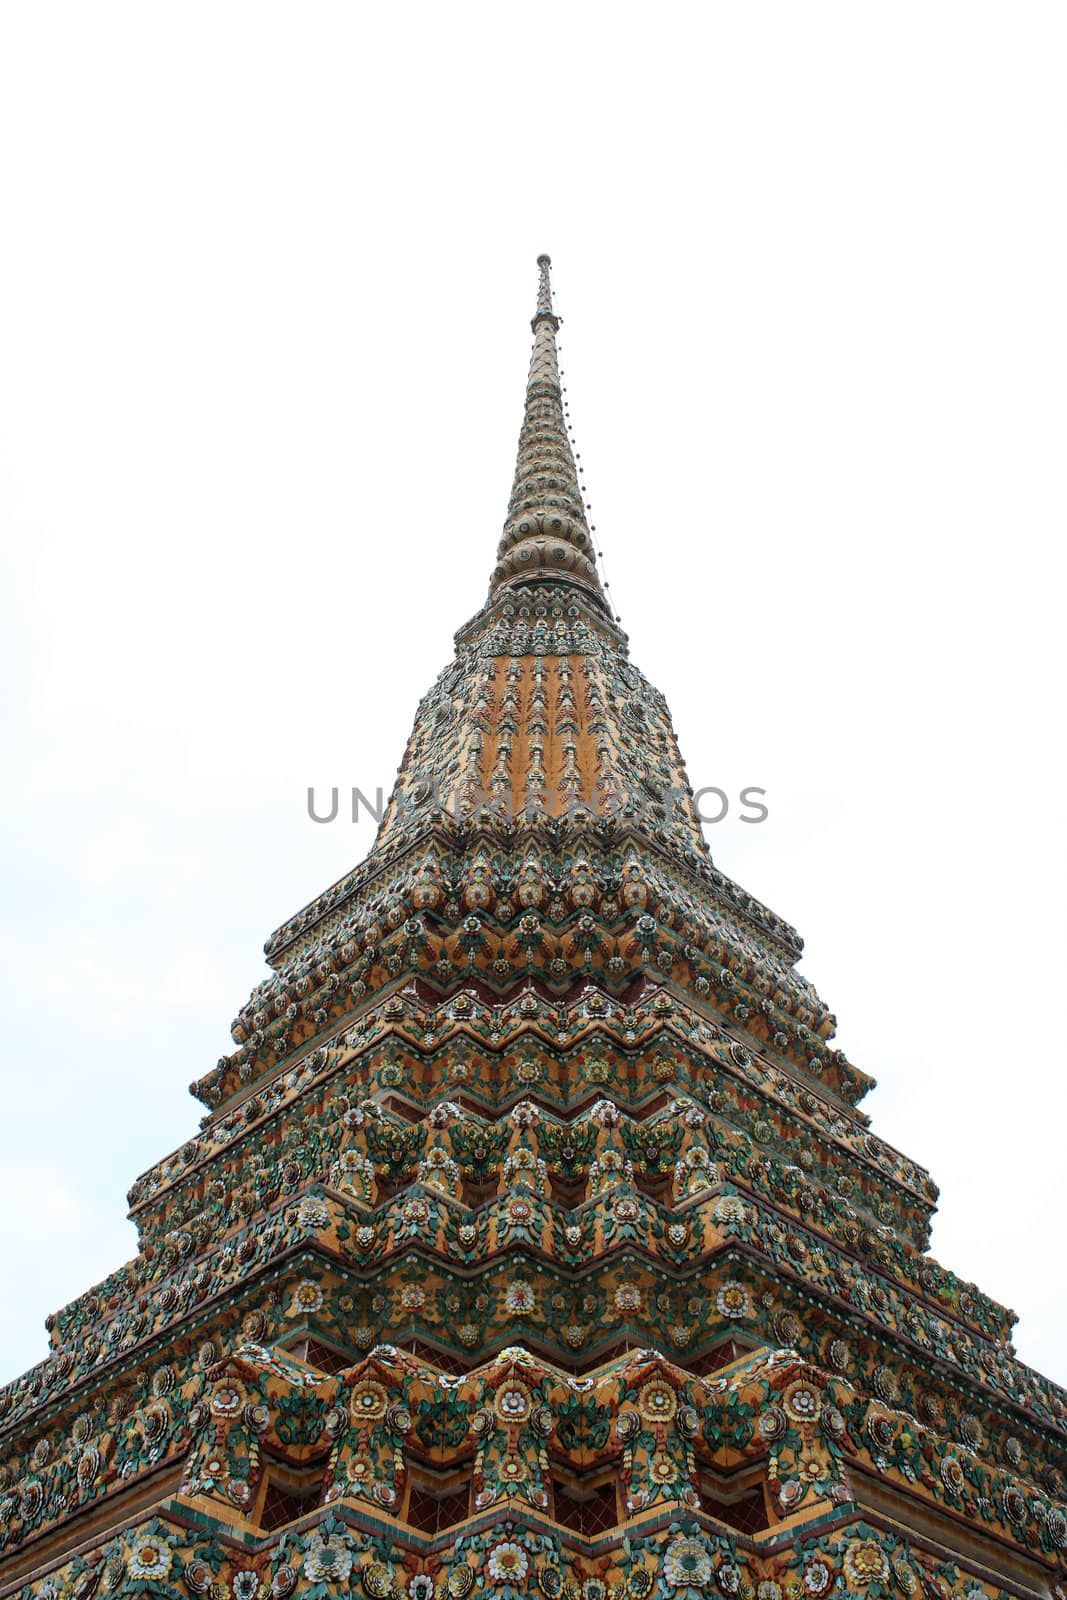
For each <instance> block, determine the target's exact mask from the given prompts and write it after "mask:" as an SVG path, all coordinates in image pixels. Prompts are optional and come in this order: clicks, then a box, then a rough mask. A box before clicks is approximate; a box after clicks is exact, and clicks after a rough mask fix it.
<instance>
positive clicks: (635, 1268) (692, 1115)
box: [0, 257, 1067, 1600]
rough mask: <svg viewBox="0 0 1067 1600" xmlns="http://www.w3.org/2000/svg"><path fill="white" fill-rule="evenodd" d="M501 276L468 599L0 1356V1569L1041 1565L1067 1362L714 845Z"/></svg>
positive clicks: (861, 1588)
mask: <svg viewBox="0 0 1067 1600" xmlns="http://www.w3.org/2000/svg"><path fill="white" fill-rule="evenodd" d="M539 270H540V282H539V292H538V298H537V307H536V312H535V315H534V318H533V334H534V340H533V353H532V359H531V364H530V372H529V381H528V384H527V388H526V400H525V409H524V414H523V420H522V428H521V433H520V437H519V448H518V464H517V467H516V472H515V481H514V488H513V491H512V495H511V501H510V504H509V507H508V513H507V520H506V522H505V525H504V531H503V536H502V537H501V539H500V543H499V547H498V550H497V557H496V566H495V568H494V570H493V573H492V577H491V580H490V586H489V594H488V598H487V600H486V602H485V604H484V605H483V606H482V608H481V609H480V610H479V611H478V612H477V613H476V615H475V616H474V617H473V618H472V619H471V620H470V621H469V622H468V623H466V624H465V626H463V627H462V628H461V629H460V631H459V633H458V634H457V635H456V640H455V646H456V648H455V657H454V659H453V660H452V661H451V662H450V663H449V665H448V666H446V668H445V670H444V671H443V672H442V673H441V675H440V677H439V678H438V679H437V681H436V683H435V684H434V685H433V687H432V688H431V689H430V691H429V693H428V694H427V695H426V696H425V698H424V699H423V701H422V703H421V704H420V706H419V708H418V712H417V714H416V717H415V725H414V729H413V731H412V733H411V737H410V739H409V740H408V745H407V751H406V754H405V756H404V760H403V764H402V766H401V768H400V769H399V775H398V777H397V781H396V785H395V788H394V790H393V792H392V795H391V798H390V799H389V802H388V804H387V806H386V809H385V811H384V814H383V817H382V821H381V825H380V828H379V831H378V835H377V838H376V841H375V844H374V847H373V849H372V850H371V852H370V854H369V856H368V857H367V859H366V860H365V861H363V862H362V863H361V864H360V865H359V866H358V867H356V868H355V870H354V871H352V872H351V873H350V874H349V875H348V876H347V877H345V878H343V879H342V880H341V881H340V882H338V883H336V884H334V885H333V887H332V888H330V889H328V890H327V891H326V892H325V893H324V894H322V895H320V896H319V898H318V899H316V900H314V901H312V903H311V904H310V905H308V906H306V907H305V908H304V909H303V910H302V911H300V912H299V913H298V914H297V915H296V916H294V917H293V918H292V919H291V920H290V921H288V922H286V923H285V924H283V926H282V927H280V928H279V929H278V931H277V932H276V933H275V934H274V935H273V936H272V937H271V938H270V940H269V941H268V943H267V947H266V953H267V957H268V961H269V965H270V968H271V972H270V976H269V977H268V978H267V980H266V981H265V982H263V983H261V984H260V985H259V986H258V987H257V988H256V990H255V991H254V992H253V994H252V995H251V997H250V998H249V1000H248V1002H247V1004H246V1005H244V1006H243V1007H242V1008H241V1010H240V1012H239V1014H238V1016H237V1019H236V1021H235V1022H234V1024H233V1041H234V1049H233V1053H232V1054H230V1055H227V1056H225V1057H223V1059H222V1060H221V1061H219V1063H218V1064H217V1066H216V1067H215V1068H214V1069H213V1070H212V1071H210V1072H208V1073H207V1074H206V1076H204V1077H202V1078H200V1079H199V1081H198V1082H196V1083H195V1084H194V1085H193V1092H194V1094H195V1095H196V1096H197V1097H198V1098H199V1099H200V1100H201V1101H202V1102H203V1104H204V1106H205V1107H206V1108H207V1114H206V1115H205V1116H204V1117H203V1120H202V1121H201V1124H200V1128H199V1131H198V1132H197V1133H196V1134H195V1135H194V1136H193V1137H191V1138H188V1139H186V1140H185V1142H184V1143H182V1144H181V1146H180V1147H179V1148H178V1149H177V1150H176V1151H175V1152H174V1153H173V1154H172V1155H168V1156H166V1157H165V1158H164V1159H163V1160H161V1161H160V1162H159V1163H158V1164H157V1165H156V1166H154V1167H152V1168H151V1169H150V1170H149V1171H148V1172H146V1173H145V1174H144V1175H143V1176H142V1177H140V1178H138V1179H137V1181H136V1182H135V1183H134V1185H133V1187H132V1189H131V1190H130V1195H129V1200H130V1208H131V1209H130V1215H131V1217H132V1219H133V1221H134V1222H135V1224H136V1226H137V1230H138V1238H139V1248H138V1254H137V1256H136V1258H135V1259H134V1260H133V1261H131V1262H129V1263H128V1264H127V1265H126V1266H123V1267H121V1268H119V1270H118V1271H117V1272H115V1273H114V1274H113V1275H112V1276H111V1277H110V1278H108V1279H107V1280H106V1281H105V1282H103V1283H100V1284H98V1285H97V1286H96V1287H95V1288H93V1289H90V1290H89V1291H88V1292H87V1293H85V1294H83V1295H82V1296H81V1297H80V1298H79V1299H77V1300H75V1301H73V1302H72V1303H71V1304H70V1305H68V1306H66V1307H65V1308H64V1309H63V1310H62V1311H60V1312H58V1313H57V1314H56V1315H54V1316H53V1317H51V1318H50V1319H49V1322H48V1327H49V1331H50V1336H51V1351H50V1354H49V1355H48V1357H47V1359H46V1360H44V1361H42V1362H41V1364H40V1365H39V1366H37V1367H35V1368H34V1369H33V1370H32V1371H31V1372H28V1373H26V1374H25V1376H23V1377H21V1378H19V1379H18V1380H17V1381H15V1382H12V1383H10V1384H8V1385H7V1386H6V1387H5V1388H3V1389H0V1596H7V1595H18V1596H20V1597H23V1600H30V1597H31V1596H32V1597H33V1600H68V1597H69V1600H89V1597H90V1596H92V1595H100V1596H119V1595H121V1596H141V1595H143V1596H152V1597H154V1600H158V1597H164V1600H177V1597H185V1596H208V1597H209V1600H284V1597H286V1596H288V1595H299V1596H306V1597H308V1600H335V1597H337V1600H340V1597H347V1596H350V1595H365V1596H368V1597H371V1600H387V1597H390V1600H446V1597H449V1596H451V1597H455V1600H462V1597H463V1596H465V1595H468V1594H473V1593H475V1592H477V1593H478V1594H479V1595H482V1596H485V1597H487V1600H526V1597H530V1596H535V1595H541V1596H545V1597H546V1600H556V1597H560V1596H562V1597H565V1600H624V1597H633V1600H645V1597H655V1600H701V1597H705V1596H714V1595H721V1596H727V1597H729V1596H735V1595H736V1596H740V1597H742V1600H804V1597H808V1596H815V1597H817V1596H820V1595H828V1594H831V1593H835V1594H842V1593H846V1594H858V1595H866V1596H870V1597H871V1600H878V1597H880V1596H890V1595H893V1596H904V1597H907V1596H909V1595H916V1596H928V1597H942V1600H949V1597H957V1596H962V1597H967V1600H982V1597H985V1600H994V1597H997V1600H1002V1597H1007V1596H1013V1597H1014V1596H1050V1595H1062V1594H1063V1592H1064V1591H1063V1589H1062V1588H1061V1587H1059V1586H1060V1585H1062V1584H1064V1583H1067V1574H1065V1561H1067V1514H1065V1511H1064V1507H1063V1505H1062V1503H1061V1501H1062V1497H1063V1493H1064V1479H1063V1472H1064V1468H1065V1465H1067V1396H1065V1395H1064V1393H1063V1392H1062V1391H1061V1390H1059V1389H1058V1388H1057V1387H1056V1386H1055V1385H1054V1384H1052V1383H1050V1382H1048V1381H1047V1380H1046V1379H1044V1378H1042V1377H1040V1376H1039V1375H1037V1374H1036V1373H1034V1372H1033V1371H1031V1370H1030V1369H1028V1368H1027V1367H1025V1366H1023V1365H1022V1364H1021V1363H1020V1362H1019V1361H1018V1360H1017V1359H1016V1357H1015V1353H1014V1350H1013V1347H1012V1345H1011V1343H1010V1338H1011V1325H1012V1322H1013V1320H1014V1319H1013V1317H1012V1314H1011V1313H1010V1312H1008V1311H1006V1310H1004V1309H1003V1308H1002V1307H1001V1306H999V1305H997V1304H995V1303H994V1302H993V1301H992V1300H991V1299H989V1298H988V1297H987V1296H986V1295H984V1294H983V1293H982V1292H981V1291H980V1290H979V1289H977V1288H976V1287H975V1286H974V1285H973V1284H970V1283H964V1282H961V1281H960V1280H959V1279H958V1278H956V1277H955V1276H954V1275H953V1274H952V1273H951V1272H950V1271H948V1270H947V1269H946V1268H944V1267H942V1266H940V1265H939V1264H938V1263H937V1262H936V1261H935V1260H933V1259H932V1258H931V1257H930V1255H929V1254H928V1253H927V1244H928V1238H929V1228H930V1219H931V1215H932V1212H933V1210H934V1203H935V1200H936V1196H937V1191H936V1189H935V1187H934V1185H933V1183H932V1182H931V1180H930V1178H929V1176H928V1175H927V1173H926V1172H925V1171H923V1170H922V1168H921V1167H919V1166H917V1165H916V1164H915V1163H914V1162H913V1161H910V1160H908V1158H907V1157H906V1156H903V1155H901V1154H900V1153H899V1152H898V1151H896V1150H895V1149H893V1148H892V1147H891V1146H890V1145H888V1144H886V1143H885V1141H884V1140H882V1139H881V1138H879V1137H878V1135H877V1134H875V1133H874V1132H872V1130H871V1128H870V1126H869V1119H868V1117H867V1116H866V1115H865V1113H864V1112H863V1111H861V1110H860V1109H859V1104H860V1101H861V1100H862V1098H863V1096H864V1094H865V1093H866V1091H867V1090H868V1089H869V1088H870V1087H871V1080H870V1078H868V1077H867V1076H866V1075H865V1074H864V1073H863V1072H862V1071H860V1070H859V1069H858V1068H857V1067H855V1066H854V1065H853V1064H852V1063H851V1062H850V1061H849V1060H848V1059H847V1057H846V1056H845V1055H844V1054H843V1053H842V1051H841V1050H839V1049H837V1048H835V1045H834V1043H833V1039H834V1018H833V1017H832V1016H831V1014H830V1013H829V1011H828V1010H827V1008H826V1006H825V1004H824V1003H823V1001H822V1000H821V999H820V998H819V995H818V994H817V993H816V992H815V990H814V989H813V987H812V986H811V984H810V983H809V982H808V981H807V980H806V979H805V978H804V977H802V976H801V975H800V974H799V973H798V972H797V970H796V963H797V961H798V959H799V957H800V954H801V949H802V946H801V941H800V938H799V937H798V935H797V934H796V933H795V931H794V930H793V929H792V928H791V927H790V926H789V925H788V924H787V923H785V922H783V921H782V920H781V919H780V918H779V917H777V916H775V915H774V914H773V913H772V912H771V911H769V910H768V909H767V908H766V907H765V906H763V905H761V904H760V903H759V902H758V901H757V900H755V899H753V897H752V896H751V895H749V894H746V893H745V891H744V890H743V889H741V888H740V887H738V885H737V884H735V883H733V882H732V881H731V880H730V879H729V878H728V877H726V876H725V875H724V874H723V873H722V872H721V871H720V870H719V869H718V868H717V867H716V866H715V864H714V863H713V861H712V860H711V858H710V856H709V853H708V850H707V846H706V844H705V841H704V838H703V835H702V832H701V827H700V821H699V817H698V815H697V810H696V807H695V805H694V797H693V794H692V791H691V789H690V787H689V784H688V782H687V779H686V774H685V769H684V767H683V764H682V759H681V755H680V753H679V750H678V745H677V742H676V740H675V736H674V732H673V729H672V726H671V721H670V716H669V714H668V710H667V706H666V703H665V702H664V699H663V697H662V695H660V694H659V693H658V691H657V690H656V689H654V688H653V687H652V685H651V684H650V683H649V682H648V681H647V680H646V679H645V678H644V677H643V676H642V674H641V673H640V671H638V669H637V668H636V667H635V666H634V665H633V664H632V662H631V661H630V659H629V655H628V651H627V641H626V637H625V635H624V634H623V633H622V631H621V630H620V627H619V625H618V622H617V620H616V619H615V617H614V615H613V612H612V609H611V607H610V606H609V604H608V601H607V598H606V595H605V591H604V588H603V585H602V582H601V579H600V576H599V572H598V567H597V552H596V550H595V548H594V543H593V540H592V536H591V530H590V527H589V524H588V521H587V516H586V511H587V507H586V506H585V504H584V502H583V495H582V490H581V485H580V481H579V477H578V474H577V471H576V468H575V460H574V456H573V452H572V449H571V445H570V441H569V438H568V433H567V427H566V418H565V411H564V406H563V402H562V396H561V388H560V377H559V370H558V364H557V353H556V333H557V328H558V319H557V316H556V314H555V311H554V309H553V301H552V294H551V288H550V282H549V261H548V258H547V257H541V259H540V262H539Z"/></svg>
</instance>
